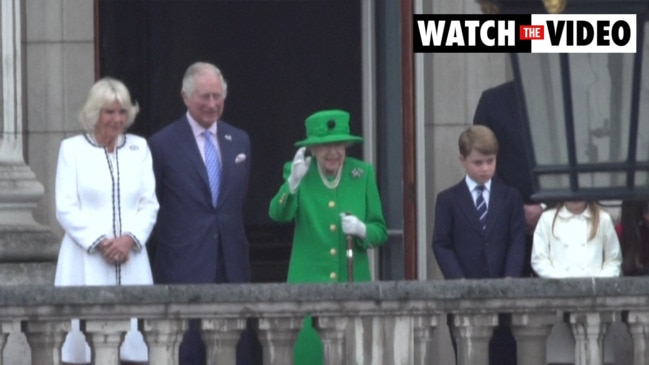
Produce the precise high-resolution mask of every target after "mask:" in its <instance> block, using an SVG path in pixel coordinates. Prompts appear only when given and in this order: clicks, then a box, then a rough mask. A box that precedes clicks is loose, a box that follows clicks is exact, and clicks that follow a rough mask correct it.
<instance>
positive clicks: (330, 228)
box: [329, 224, 336, 232]
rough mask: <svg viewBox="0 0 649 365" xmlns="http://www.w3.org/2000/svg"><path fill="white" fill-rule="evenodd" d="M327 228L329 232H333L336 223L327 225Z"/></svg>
mask: <svg viewBox="0 0 649 365" xmlns="http://www.w3.org/2000/svg"><path fill="white" fill-rule="evenodd" d="M329 230H330V231H331V232H334V231H335V230H336V225H335V224H332V225H330V226H329Z"/></svg>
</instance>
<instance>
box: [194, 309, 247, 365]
mask: <svg viewBox="0 0 649 365" xmlns="http://www.w3.org/2000/svg"><path fill="white" fill-rule="evenodd" d="M245 328H246V318H208V319H203V320H201V337H202V338H203V342H205V348H206V351H207V365H217V364H236V362H237V342H239V337H241V331H243V330H244V329H245Z"/></svg>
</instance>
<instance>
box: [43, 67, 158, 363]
mask: <svg viewBox="0 0 649 365" xmlns="http://www.w3.org/2000/svg"><path fill="white" fill-rule="evenodd" d="M138 111H139V109H138V106H137V105H134V104H133V103H132V102H131V97H130V94H129V92H128V89H127V88H126V86H125V85H124V84H123V83H122V82H120V81H118V80H115V79H112V78H103V79H101V80H99V81H97V82H96V83H95V84H94V85H93V86H92V88H91V89H90V92H89V94H88V99H87V101H86V103H85V105H84V107H83V109H82V111H81V113H80V116H79V119H80V121H81V124H82V125H83V127H84V129H85V130H86V133H84V134H81V135H77V136H74V137H71V138H67V139H65V140H64V141H63V142H62V143H61V148H60V150H59V158H58V163H57V170H56V194H55V195H56V217H57V219H58V221H59V223H60V224H61V227H62V228H63V229H64V230H65V236H64V237H63V241H62V242H61V248H60V251H59V257H58V263H57V267H56V276H55V279H54V285H56V286H66V285H77V286H79V285H142V284H152V283H153V278H152V275H151V267H150V265H149V260H148V255H147V253H146V246H145V243H146V241H147V239H148V238H149V234H150V233H151V230H152V228H153V225H154V224H155V220H156V216H157V212H158V201H157V199H156V195H155V179H154V176H153V168H152V162H151V153H150V151H149V148H148V146H147V143H146V140H145V139H144V138H141V137H138V136H135V135H131V134H126V133H125V130H126V128H128V127H129V126H130V125H131V124H132V123H133V121H134V120H135V116H136V115H137V113H138ZM78 327H79V322H78V320H74V321H73V331H72V332H71V333H70V334H69V335H68V338H67V339H66V342H65V343H64V345H63V350H62V360H63V361H64V362H68V363H89V362H90V357H89V348H88V347H87V345H86V344H85V342H84V341H83V338H82V335H81V333H80V332H78ZM120 357H121V358H122V359H123V360H128V361H146V360H147V358H148V355H147V349H146V345H145V344H144V342H143V340H142V337H141V334H139V333H138V332H137V327H136V320H135V319H132V320H131V331H129V332H128V334H127V335H126V338H125V340H124V342H123V345H122V347H121V350H120Z"/></svg>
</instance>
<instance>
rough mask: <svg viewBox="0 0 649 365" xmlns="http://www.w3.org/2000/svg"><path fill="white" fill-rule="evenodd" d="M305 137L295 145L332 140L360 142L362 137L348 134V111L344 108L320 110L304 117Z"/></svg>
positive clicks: (307, 144) (308, 144)
mask: <svg viewBox="0 0 649 365" xmlns="http://www.w3.org/2000/svg"><path fill="white" fill-rule="evenodd" d="M305 124H306V139H305V140H302V141H299V142H296V143H295V145H296V146H297V147H302V146H310V145H314V144H322V143H334V142H362V141H363V137H358V136H353V135H351V134H349V113H347V112H346V111H344V110H322V111H319V112H317V113H314V114H311V116H309V117H308V118H306V122H305Z"/></svg>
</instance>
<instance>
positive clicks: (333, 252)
mask: <svg viewBox="0 0 649 365" xmlns="http://www.w3.org/2000/svg"><path fill="white" fill-rule="evenodd" d="M329 252H331V256H336V253H338V251H336V249H335V248H332V249H331V250H330V251H329Z"/></svg>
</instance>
